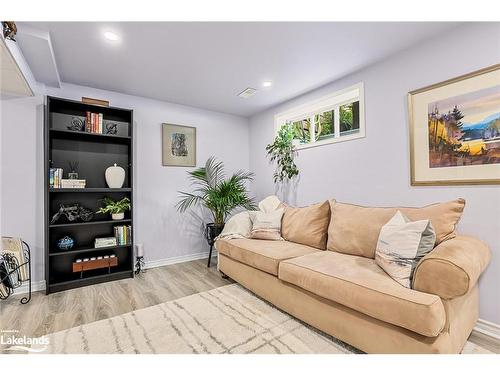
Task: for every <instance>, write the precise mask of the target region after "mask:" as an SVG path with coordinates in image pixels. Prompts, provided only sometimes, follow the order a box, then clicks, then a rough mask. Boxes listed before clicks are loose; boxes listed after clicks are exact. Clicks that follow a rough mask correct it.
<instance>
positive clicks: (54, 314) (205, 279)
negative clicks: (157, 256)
mask: <svg viewBox="0 0 500 375" xmlns="http://www.w3.org/2000/svg"><path fill="white" fill-rule="evenodd" d="M215 263H216V262H215V261H212V266H211V267H210V268H207V264H206V260H196V261H191V262H186V263H178V264H173V265H170V266H164V267H158V268H152V269H149V270H147V271H146V272H145V273H141V275H140V276H137V277H136V278H135V279H125V280H119V281H112V282H109V283H105V284H98V285H92V286H88V287H83V288H78V289H72V290H68V291H64V292H59V293H54V294H50V295H48V296H47V295H45V293H44V292H36V293H33V297H32V300H31V301H30V302H29V303H28V304H27V305H21V304H20V303H19V299H20V298H21V297H22V296H20V295H14V296H11V297H9V298H8V299H7V300H5V301H1V302H0V330H19V335H26V336H30V337H38V336H42V335H45V334H47V333H52V332H57V331H60V330H63V329H67V328H71V327H75V326H79V325H81V324H86V323H91V322H94V321H97V320H101V319H107V318H110V317H113V316H116V315H120V314H124V313H127V312H130V311H134V310H138V309H142V308H145V307H149V306H153V305H157V304H159V303H162V302H167V301H171V300H174V299H177V298H181V297H185V296H188V295H191V294H195V293H199V292H203V291H207V290H210V289H214V288H218V287H220V286H223V285H227V284H231V283H232V281H230V280H227V279H226V280H225V279H223V278H221V276H220V274H219V272H218V271H217V267H216V265H215Z"/></svg>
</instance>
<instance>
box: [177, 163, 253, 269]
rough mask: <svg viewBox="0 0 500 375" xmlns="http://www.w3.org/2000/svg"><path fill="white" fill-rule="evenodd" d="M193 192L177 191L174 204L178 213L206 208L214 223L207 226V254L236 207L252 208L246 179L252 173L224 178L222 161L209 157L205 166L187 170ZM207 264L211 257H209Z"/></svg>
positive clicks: (237, 173) (242, 172)
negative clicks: (177, 197) (177, 194)
mask: <svg viewBox="0 0 500 375" xmlns="http://www.w3.org/2000/svg"><path fill="white" fill-rule="evenodd" d="M188 175H189V179H190V180H191V182H192V185H193V188H194V190H193V192H192V193H187V192H179V193H180V194H181V196H180V198H181V200H180V201H179V202H178V203H177V204H176V207H177V209H178V210H179V211H180V212H185V211H186V210H187V209H188V208H190V207H192V206H195V205H198V204H199V205H202V206H203V207H205V208H207V209H208V210H209V211H210V212H211V214H212V217H213V222H211V223H208V224H207V225H206V238H207V241H208V244H209V245H210V255H211V252H212V246H213V244H214V241H215V238H216V237H217V236H218V235H219V234H220V233H221V232H222V229H223V228H224V223H225V220H226V218H227V216H228V215H229V214H230V213H231V212H233V211H234V210H235V209H236V208H245V209H247V210H253V209H255V207H256V206H255V201H254V199H253V198H251V197H249V193H248V190H247V187H246V182H247V181H251V180H252V179H253V173H250V172H244V171H241V170H240V171H238V172H236V173H234V174H233V175H232V176H231V177H229V178H226V175H225V173H224V164H223V163H222V162H221V161H217V159H216V158H215V157H213V156H212V157H210V158H209V159H208V160H207V162H206V163H205V166H204V167H201V168H198V169H195V170H194V171H189V172H188ZM208 265H209V266H210V257H209V259H208Z"/></svg>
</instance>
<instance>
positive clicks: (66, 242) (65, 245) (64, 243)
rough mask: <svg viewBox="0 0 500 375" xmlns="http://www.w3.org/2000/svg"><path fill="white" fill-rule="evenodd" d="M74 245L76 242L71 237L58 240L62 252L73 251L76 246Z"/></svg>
mask: <svg viewBox="0 0 500 375" xmlns="http://www.w3.org/2000/svg"><path fill="white" fill-rule="evenodd" d="M74 244H75V240H74V239H72V238H71V237H69V236H65V237H63V238H61V239H59V240H57V247H58V248H59V249H60V250H71V248H72V247H73V246H74Z"/></svg>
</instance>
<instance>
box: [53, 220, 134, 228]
mask: <svg viewBox="0 0 500 375" xmlns="http://www.w3.org/2000/svg"><path fill="white" fill-rule="evenodd" d="M130 222H132V220H131V219H123V220H99V221H83V222H78V223H64V224H51V225H49V228H63V227H76V226H83V225H99V224H120V223H130Z"/></svg>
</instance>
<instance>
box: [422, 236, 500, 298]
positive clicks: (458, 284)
mask: <svg viewBox="0 0 500 375" xmlns="http://www.w3.org/2000/svg"><path fill="white" fill-rule="evenodd" d="M490 257H491V253H490V249H489V248H488V245H486V244H485V243H484V242H482V241H480V240H478V239H476V238H474V237H468V236H457V237H455V238H453V239H450V240H447V241H444V242H442V243H440V244H439V245H438V246H436V247H435V248H434V250H433V251H431V252H430V253H429V254H427V255H426V256H425V257H423V258H422V260H421V261H420V262H419V263H418V265H417V267H416V269H415V272H414V274H413V289H415V290H418V291H421V292H426V293H431V294H436V295H438V296H440V297H441V298H444V299H450V298H455V297H459V296H462V295H464V294H466V293H467V292H468V291H469V290H471V289H472V288H473V287H474V285H475V284H476V282H477V279H478V278H479V276H480V275H481V273H482V272H483V271H484V269H485V268H486V266H487V265H488V263H489V261H490Z"/></svg>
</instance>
